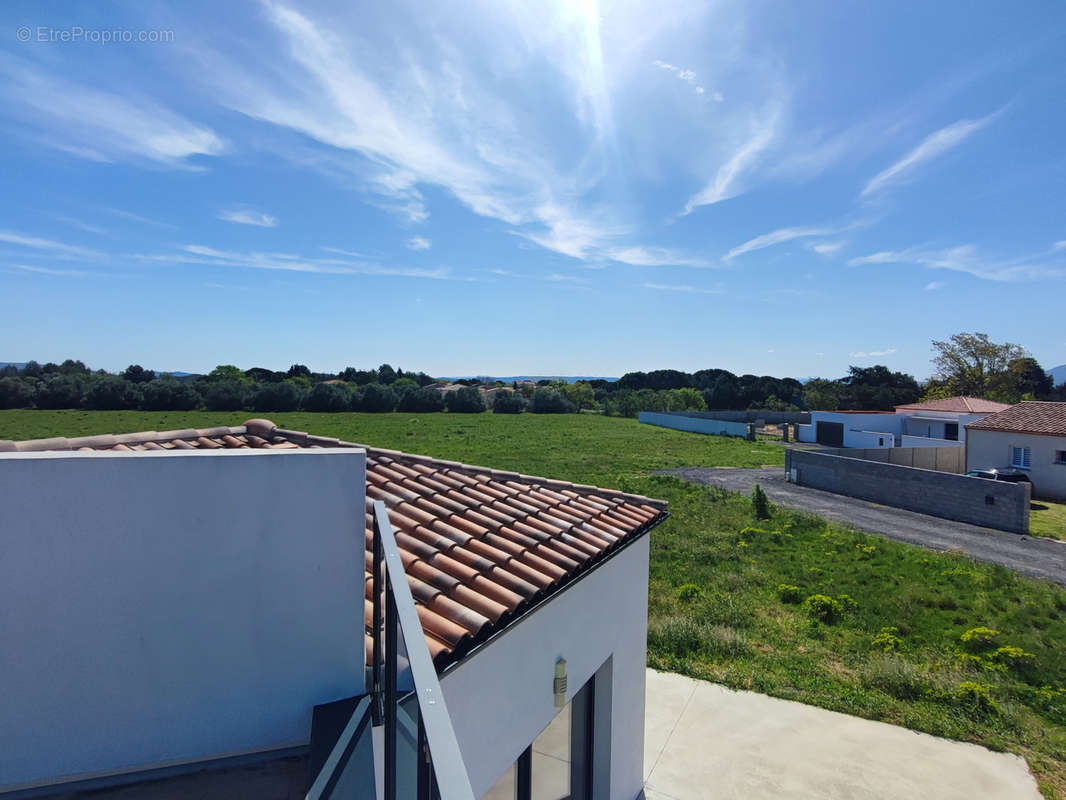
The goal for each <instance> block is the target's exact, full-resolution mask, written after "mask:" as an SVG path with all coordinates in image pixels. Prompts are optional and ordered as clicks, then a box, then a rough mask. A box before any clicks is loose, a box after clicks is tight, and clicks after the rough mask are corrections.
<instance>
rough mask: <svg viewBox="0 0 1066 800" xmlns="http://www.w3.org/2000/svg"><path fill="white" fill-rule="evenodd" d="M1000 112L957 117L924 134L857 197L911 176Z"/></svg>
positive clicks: (870, 193)
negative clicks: (916, 144) (962, 117)
mask: <svg viewBox="0 0 1066 800" xmlns="http://www.w3.org/2000/svg"><path fill="white" fill-rule="evenodd" d="M1000 113H1001V111H996V112H993V113H992V114H989V115H988V116H987V117H981V118H980V119H960V120H959V121H958V122H954V123H952V124H951V125H947V126H946V127H943V128H941V129H940V130H938V131H934V132H933V133H931V134H929V135H928V136H926V137H925V138H924V139H923V140H922V141H921V143H919V145H918V146H917V147H915V148H914V149H913V150H911V151H910V152H909V153H907V154H906V155H905V156H903V158H901V159H900V160H899V161H897V162H896V163H894V164H893V165H892V166H890V167H888V168H887V169H884V170H882V171H881V172H879V173H877V174H876V175H874V177H873V178H871V179H870V181H869V183H867V184H866V186H864V187H863V189H862V191H861V192H860V193H859V197H861V198H866V197H869V196H871V195H873V194H876V193H877V192H880V191H882V190H884V189H886V188H888V187H890V186H892V185H894V184H898V183H902V182H904V181H906V180H909V179H911V178H912V177H913V176H914V173H915V172H916V171H917V170H918V168H919V167H921V166H922V165H923V164H925V163H926V162H928V161H932V160H933V159H935V158H937V157H939V156H942V155H943V154H945V153H947V152H948V151H949V150H952V149H954V148H956V147H958V146H959V145H960V144H962V143H963V142H964V141H966V140H967V139H968V138H970V137H971V136H972V135H973V134H975V133H977V132H978V131H979V130H981V129H982V128H983V127H985V126H986V125H988V123H990V122H991V121H992V120H994V119H995V118H996V117H997V116H999V114H1000Z"/></svg>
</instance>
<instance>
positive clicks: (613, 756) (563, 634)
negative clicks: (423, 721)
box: [441, 536, 649, 800]
mask: <svg viewBox="0 0 1066 800" xmlns="http://www.w3.org/2000/svg"><path fill="white" fill-rule="evenodd" d="M648 546H649V538H648V537H647V536H645V537H643V538H642V539H640V540H639V541H637V542H634V543H633V544H632V545H630V546H629V547H628V548H626V549H625V550H624V551H623V552H621V553H619V554H618V555H617V556H615V557H614V558H613V559H611V560H610V561H609V562H607V563H606V564H604V565H602V566H601V567H600V568H599V569H597V570H596V571H595V572H593V573H591V574H589V575H587V576H586V577H585V578H584V579H582V580H581V581H579V582H578V583H576V584H575V585H573V586H571V587H570V588H568V589H567V590H566V591H564V592H563V593H562V594H560V595H558V596H557V597H555V598H554V599H552V600H551V601H549V602H548V603H546V604H545V605H543V606H542V607H540V608H539V609H537V610H536V611H534V612H533V613H532V614H530V615H529V616H527V617H526V618H525V619H523V620H522V621H521V622H520V623H518V624H517V625H515V626H514V627H512V628H511V629H509V630H508V631H507V632H506V633H505V634H503V635H502V636H500V637H499V638H498V639H496V640H495V641H492V642H491V643H490V644H488V645H487V646H485V647H484V649H482V650H481V651H480V652H478V653H476V654H475V655H473V656H471V657H470V658H469V659H468V660H467V661H465V662H463V663H462V664H460V665H459V666H458V667H457V668H455V669H454V670H453V671H452V672H449V673H448V674H447V675H446V676H445V677H444V679H443V680H442V681H441V688H442V690H443V692H444V696H445V700H446V702H447V704H448V711H449V712H450V714H451V716H452V721H453V724H454V726H455V730H456V735H457V737H458V739H459V745H460V748H461V750H462V752H463V758H464V760H465V761H466V767H467V771H468V773H469V775H470V780H471V783H472V785H473V789H474V794H475V795H476V796H478V797H480V796H481V795H483V794H484V793H485V792H486V791H488V790H489V789H490V788H492V786H493V784H494V783H495V782H496V781H497V780H498V779H499V778H500V776H501V775H503V773H504V772H505V771H506V770H507V768H508V767H510V766H511V765H512V764H513V763H514V762H515V760H516V759H517V758H518V756H519V755H520V754H521V753H522V751H523V750H525V748H526V747H527V746H528V745H529V744H530V743H531V742H532V741H533V740H534V739H535V738H536V736H537V734H538V733H540V731H542V730H543V729H544V728H545V727H546V726H547V725H548V723H549V722H550V721H551V720H552V718H553V717H554V716H555V714H556V713H557V712H558V709H556V708H555V706H554V704H553V695H552V678H553V676H554V667H555V662H556V660H557V659H558V658H559V657H560V656H561V657H563V658H565V659H566V661H567V672H568V688H569V690H570V694H569V695H568V699H569V697H571V696H573V693H574V692H576V691H577V690H578V689H580V688H581V686H582V685H583V684H584V683H585V682H586V681H587V680H588V679H589V677H591V676H592V675H593V674H594V673H595V672H596V671H597V670H598V669H599V668H600V667H601V666H602V665H603V664H604V662H605V661H607V660H608V659H609V658H610V659H611V664H610V669H609V671H610V694H611V698H610V699H611V702H610V719H609V721H608V722H609V725H610V732H611V733H610V737H611V752H610V765H609V768H610V777H609V781H608V780H607V779H606V777H607V776H606V775H602V774H601V775H599V776H598V777H599V780H598V781H594V791H595V794H596V796H597V797H602V798H607V797H610V798H612V800H632V798H635V797H636V796H637V795H638V794H639V793H640V791H641V786H642V778H643V775H642V773H643V763H644V674H645V673H644V670H645V663H646V648H647V618H648ZM602 688H603V687H600V686H597V691H598V694H597V706H599V705H600V704H601V703H602V701H603V697H602ZM597 715H598V723H602V722H604V721H607V720H605V717H606V716H607V715H606V714H605V713H603V712H602V711H600V710H599V709H598V710H597ZM597 733H600V729H599V724H598V725H597ZM603 766H604V765H603V764H602V762H601V763H600V764H597V767H596V768H597V769H601V768H602V767H603ZM608 784H609V790H608Z"/></svg>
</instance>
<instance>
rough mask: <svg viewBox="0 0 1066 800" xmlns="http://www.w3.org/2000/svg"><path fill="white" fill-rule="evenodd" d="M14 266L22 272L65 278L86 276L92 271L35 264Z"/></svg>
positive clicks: (13, 265)
mask: <svg viewBox="0 0 1066 800" xmlns="http://www.w3.org/2000/svg"><path fill="white" fill-rule="evenodd" d="M11 266H12V267H13V268H15V269H17V270H19V271H21V272H32V273H34V274H37V275H55V276H59V277H65V278H84V277H85V276H86V275H90V274H92V273H90V272H87V271H86V270H81V269H56V268H55V267H38V266H35V265H33V264H12V265H11Z"/></svg>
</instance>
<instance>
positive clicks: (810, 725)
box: [644, 670, 1041, 800]
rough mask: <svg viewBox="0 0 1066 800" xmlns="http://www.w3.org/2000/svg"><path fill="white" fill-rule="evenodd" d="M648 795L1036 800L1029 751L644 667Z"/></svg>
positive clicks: (696, 799) (732, 799) (718, 799)
mask: <svg viewBox="0 0 1066 800" xmlns="http://www.w3.org/2000/svg"><path fill="white" fill-rule="evenodd" d="M647 676H648V688H647V706H646V711H645V714H646V718H645V725H644V729H645V738H644V780H645V786H644V795H645V797H646V800H702V798H707V799H708V800H711V799H712V798H713V800H759V799H760V798H767V797H780V798H790V800H797V799H802V800H807V799H808V798H809V800H815V798H817V800H874V799H875V798H876V799H877V800H913V798H918V797H935V798H937V800H972V798H982V800H1040V798H1041V795H1040V792H1039V791H1038V790H1037V787H1036V781H1034V780H1033V777H1032V775H1030V774H1029V769H1028V767H1027V766H1026V764H1025V761H1024V759H1022V758H1020V757H1018V756H1015V755H1011V754H1009V753H994V752H992V751H991V750H987V749H986V748H984V747H979V746H977V745H974V744H967V743H965V742H953V741H949V740H947V739H940V738H937V737H935V736H929V735H928V734H924V733H916V732H914V731H910V730H907V729H906V728H900V727H897V726H895V725H888V724H886V723H883V722H874V721H871V720H866V719H860V718H859V717H852V716H849V715H847V714H840V713H837V712H835V711H826V710H825V709H821V708H815V707H814V706H808V705H805V704H803V703H796V702H793V701H789V700H778V699H776V698H773V697H767V696H765V695H761V694H756V693H754V692H737V691H733V690H731V689H726V688H724V687H722V686H718V685H717V684H714V683H709V682H706V681H699V680H694V679H692V678H686V677H684V676H681V675H673V674H670V673H665V672H656V671H654V670H648V672H647Z"/></svg>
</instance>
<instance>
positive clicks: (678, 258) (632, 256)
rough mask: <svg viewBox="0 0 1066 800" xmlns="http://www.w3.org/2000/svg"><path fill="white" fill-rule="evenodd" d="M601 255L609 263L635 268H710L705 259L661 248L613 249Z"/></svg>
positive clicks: (709, 263)
mask: <svg viewBox="0 0 1066 800" xmlns="http://www.w3.org/2000/svg"><path fill="white" fill-rule="evenodd" d="M603 255H604V256H605V257H606V258H609V259H610V260H611V261H618V262H621V263H623V264H631V265H633V266H635V267H667V266H669V267H711V266H714V265H713V264H712V263H711V262H710V261H708V260H707V259H705V258H695V257H693V256H689V255H685V254H684V253H679V252H677V251H675V250H669V249H666V248H662V247H639V246H635V247H613V248H609V249H607V250H605V251H604V253H603Z"/></svg>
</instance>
